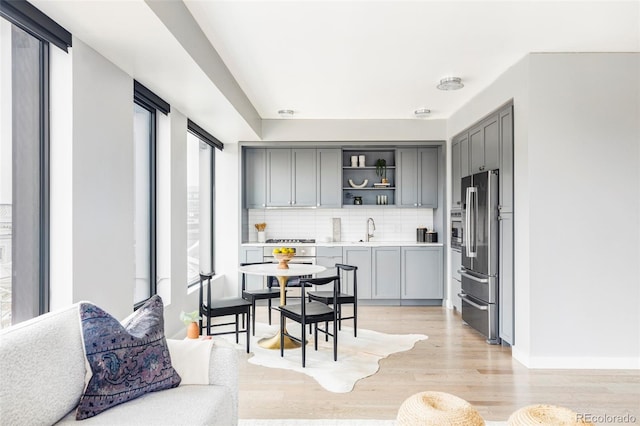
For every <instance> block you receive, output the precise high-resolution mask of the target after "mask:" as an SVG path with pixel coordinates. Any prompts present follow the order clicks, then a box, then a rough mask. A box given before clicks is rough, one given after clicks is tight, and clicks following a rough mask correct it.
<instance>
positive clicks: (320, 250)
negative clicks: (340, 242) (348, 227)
mask: <svg viewBox="0 0 640 426" xmlns="http://www.w3.org/2000/svg"><path fill="white" fill-rule="evenodd" d="M336 263H342V247H338V246H335V247H332V246H318V247H317V248H316V264H318V265H321V266H324V267H325V268H327V269H326V270H325V271H323V272H320V273H318V274H316V277H318V278H320V277H330V276H332V275H336V273H337V271H336V268H335V266H336Z"/></svg>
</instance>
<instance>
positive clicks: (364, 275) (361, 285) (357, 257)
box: [342, 247, 371, 300]
mask: <svg viewBox="0 0 640 426" xmlns="http://www.w3.org/2000/svg"><path fill="white" fill-rule="evenodd" d="M342 260H343V262H344V263H345V264H347V265H352V266H357V267H358V272H357V273H358V300H361V299H371V247H343V248H342ZM345 281H346V285H347V287H346V289H347V291H348V292H349V293H350V292H352V291H353V279H352V278H351V277H347V279H346V280H345ZM342 285H344V283H343V284H342Z"/></svg>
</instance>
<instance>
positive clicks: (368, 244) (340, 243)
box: [241, 241, 444, 247]
mask: <svg viewBox="0 0 640 426" xmlns="http://www.w3.org/2000/svg"><path fill="white" fill-rule="evenodd" d="M241 245H242V247H281V246H292V245H294V246H315V247H356V246H362V247H391V246H401V247H443V246H444V243H418V242H416V241H369V242H357V241H334V242H330V243H329V242H325V241H318V242H315V243H307V244H300V243H288V244H284V243H258V242H248V243H242V244H241Z"/></svg>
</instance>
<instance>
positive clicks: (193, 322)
mask: <svg viewBox="0 0 640 426" xmlns="http://www.w3.org/2000/svg"><path fill="white" fill-rule="evenodd" d="M201 318H202V317H201V316H200V314H199V313H198V311H197V310H195V311H193V312H189V313H185V312H184V311H182V312H180V319H181V320H182V322H184V325H186V326H187V337H188V338H189V339H197V338H198V337H200V326H199V325H198V321H200V319H201Z"/></svg>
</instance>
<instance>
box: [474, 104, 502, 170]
mask: <svg viewBox="0 0 640 426" xmlns="http://www.w3.org/2000/svg"><path fill="white" fill-rule="evenodd" d="M498 121H499V116H498V114H493V115H491V116H489V117H487V118H485V119H484V120H482V121H481V122H480V123H479V124H478V125H476V126H474V127H472V128H471V129H470V130H469V147H470V151H471V170H470V174H474V173H478V172H482V171H484V170H494V169H497V168H499V166H500V132H499V129H498V127H499V124H498Z"/></svg>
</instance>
